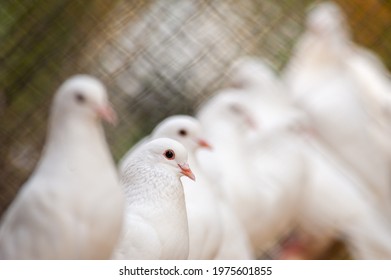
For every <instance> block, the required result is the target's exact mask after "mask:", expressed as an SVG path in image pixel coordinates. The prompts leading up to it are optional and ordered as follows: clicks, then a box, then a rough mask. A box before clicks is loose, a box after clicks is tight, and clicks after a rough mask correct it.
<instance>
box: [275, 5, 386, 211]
mask: <svg viewBox="0 0 391 280" xmlns="http://www.w3.org/2000/svg"><path fill="white" fill-rule="evenodd" d="M362 54H363V51H362V50H361V49H360V48H358V47H356V46H355V45H354V44H353V43H352V41H351V40H350V35H349V31H348V29H347V26H346V23H345V19H344V16H343V14H342V11H341V10H340V9H339V7H338V6H337V5H336V4H333V3H329V2H326V3H322V4H320V5H318V6H316V7H315V8H314V9H313V10H311V11H310V13H309V15H308V17H307V29H306V32H305V33H304V34H303V36H302V37H301V38H300V39H299V42H298V43H297V45H296V48H295V51H294V53H293V56H292V59H291V61H290V62H289V63H288V65H287V67H286V68H285V70H284V73H283V77H284V79H285V81H286V82H287V85H288V86H289V87H290V88H291V89H292V97H293V99H294V102H295V103H296V104H297V105H298V106H299V107H300V108H301V109H303V110H304V111H305V112H306V113H307V115H308V117H309V118H310V119H311V120H312V122H313V127H314V128H315V129H316V132H317V133H318V135H319V141H322V143H323V145H326V146H327V147H328V148H329V149H331V150H332V151H333V152H334V154H335V155H336V156H338V157H340V159H341V160H342V161H343V162H345V164H346V166H348V167H349V168H351V169H352V170H353V172H355V174H356V175H357V176H360V177H361V178H362V180H363V181H364V184H365V185H366V186H367V187H368V189H371V190H372V192H373V193H375V194H376V197H377V199H378V201H379V203H380V204H382V205H383V206H384V209H385V211H387V212H389V213H391V208H390V207H389V205H390V199H391V188H390V184H391V173H390V171H389V166H390V165H389V164H390V162H389V161H390V160H389V155H388V154H387V153H384V149H383V148H382V146H381V145H379V142H382V141H381V139H382V138H381V137H374V135H373V131H374V129H373V128H372V127H373V118H372V117H371V114H370V110H369V109H368V104H370V103H368V102H363V101H364V100H365V98H363V96H366V95H367V94H365V93H363V91H365V90H366V86H363V81H364V80H365V79H366V78H367V77H361V78H358V74H357V71H354V70H352V68H355V67H352V63H353V62H352V61H355V62H358V61H359V60H361V61H362V59H363V56H361V55H362ZM358 57H361V59H357V58H358ZM353 64H354V63H353ZM356 66H357V64H356ZM378 135H379V134H378ZM379 139H380V140H379ZM383 143H384V141H383Z"/></svg>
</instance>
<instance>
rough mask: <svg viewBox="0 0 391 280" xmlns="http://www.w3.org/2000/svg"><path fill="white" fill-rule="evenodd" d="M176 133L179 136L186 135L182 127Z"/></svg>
mask: <svg viewBox="0 0 391 280" xmlns="http://www.w3.org/2000/svg"><path fill="white" fill-rule="evenodd" d="M178 133H179V135H180V136H186V135H187V131H186V130H184V129H181V130H179V132H178Z"/></svg>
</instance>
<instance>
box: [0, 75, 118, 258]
mask: <svg viewBox="0 0 391 280" xmlns="http://www.w3.org/2000/svg"><path fill="white" fill-rule="evenodd" d="M101 118H103V119H105V120H107V121H109V122H115V113H114V111H112V109H111V107H110V105H109V102H108V100H107V94H106V89H105V87H104V85H103V84H102V83H101V82H100V81H99V80H97V79H95V78H93V77H90V76H87V75H77V76H74V77H71V78H70V79H68V80H67V81H65V82H64V83H63V84H62V86H61V87H60V88H59V89H58V91H57V93H56V94H55V97H54V101H53V104H52V107H51V113H50V121H49V128H48V136H47V139H46V143H45V147H44V150H43V154H42V157H41V159H40V161H39V163H38V165H37V167H36V169H35V171H34V172H33V174H32V175H31V177H30V178H29V180H28V181H27V182H26V183H25V184H24V185H23V186H22V187H21V190H20V191H19V193H18V195H17V197H16V199H15V200H14V201H13V203H12V204H11V206H10V207H9V209H8V210H7V212H6V213H5V214H4V216H3V217H2V222H1V227H0V259H108V258H110V257H111V254H112V250H113V247H114V246H115V244H116V242H117V240H118V237H119V234H120V230H121V226H122V217H123V202H124V201H123V200H124V199H123V198H124V196H123V192H122V190H121V188H120V185H119V179H118V174H117V170H116V168H115V165H114V161H113V159H112V156H111V154H110V151H109V148H108V146H107V143H106V141H105V137H104V131H103V128H102V126H101V123H100V119H101Z"/></svg>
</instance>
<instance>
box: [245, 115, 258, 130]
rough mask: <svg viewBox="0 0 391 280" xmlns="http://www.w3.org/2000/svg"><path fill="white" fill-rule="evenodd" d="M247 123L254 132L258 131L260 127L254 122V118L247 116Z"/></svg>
mask: <svg viewBox="0 0 391 280" xmlns="http://www.w3.org/2000/svg"><path fill="white" fill-rule="evenodd" d="M245 121H246V123H247V124H248V126H249V127H250V128H251V129H254V130H257V129H258V125H257V123H256V122H255V121H254V119H253V118H251V117H250V116H245Z"/></svg>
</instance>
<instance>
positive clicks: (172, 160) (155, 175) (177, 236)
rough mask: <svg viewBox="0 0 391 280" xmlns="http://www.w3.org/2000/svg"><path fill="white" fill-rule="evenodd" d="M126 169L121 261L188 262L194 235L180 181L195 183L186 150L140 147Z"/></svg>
mask: <svg viewBox="0 0 391 280" xmlns="http://www.w3.org/2000/svg"><path fill="white" fill-rule="evenodd" d="M128 157H129V158H128V159H126V164H125V165H124V166H123V168H122V170H121V182H122V185H123V187H124V189H125V196H126V211H125V221H124V230H123V236H122V238H121V241H120V243H119V245H118V247H117V249H116V250H115V254H114V258H116V259H187V258H188V254H189V232H188V221H187V213H186V205H185V198H184V192H183V186H182V183H181V181H180V177H181V176H187V177H189V178H191V179H192V180H194V179H195V177H194V174H193V173H192V171H191V169H190V167H189V165H188V163H187V157H188V155H187V151H186V149H185V148H184V147H183V145H182V144H180V143H179V142H177V141H175V140H172V139H168V138H159V139H155V140H151V141H149V142H147V143H145V144H142V145H140V146H139V147H137V148H136V149H135V150H134V151H133V152H132V153H131V154H130V155H128Z"/></svg>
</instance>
